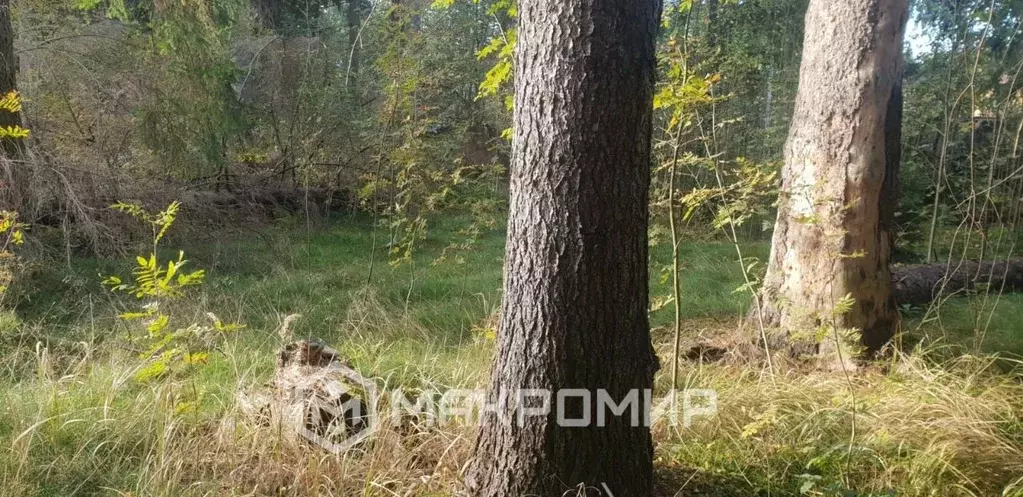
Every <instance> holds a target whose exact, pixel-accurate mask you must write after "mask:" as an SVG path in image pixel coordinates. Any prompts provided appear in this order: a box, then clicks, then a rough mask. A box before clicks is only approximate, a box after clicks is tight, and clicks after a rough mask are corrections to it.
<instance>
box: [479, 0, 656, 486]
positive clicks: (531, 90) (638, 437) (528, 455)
mask: <svg viewBox="0 0 1023 497" xmlns="http://www.w3.org/2000/svg"><path fill="white" fill-rule="evenodd" d="M660 10H661V4H660V1H659V0H572V1H565V2H549V1H547V0H520V1H519V12H520V20H519V38H518V53H517V56H516V79H515V115H514V119H515V139H514V147H513V148H514V159H513V163H512V173H511V191H512V193H511V206H510V207H511V214H510V219H509V222H508V245H507V254H506V261H505V264H506V266H505V281H504V301H503V305H502V313H501V324H500V332H499V337H498V350H497V353H496V355H495V364H494V366H493V378H492V384H491V391H490V394H489V399H488V402H491V403H495V402H498V401H499V399H500V393H501V392H502V391H504V392H507V393H509V395H510V398H511V399H513V400H514V399H515V398H516V395H515V392H516V391H518V390H519V389H545V390H549V391H551V392H554V393H555V395H556V392H558V391H564V390H565V389H584V390H586V391H588V392H591V393H592V399H593V402H591V404H590V407H589V409H588V412H589V414H590V418H591V423H590V424H589V425H588V426H585V427H576V428H573V427H567V426H559V425H558V423H557V421H556V419H557V418H556V416H557V414H556V411H557V405H556V400H554V401H553V402H552V403H553V404H554V405H552V411H551V413H550V414H549V415H547V416H531V417H525V418H524V420H523V422H522V423H519V421H518V419H514V420H511V421H510V422H508V421H504V420H501V419H498V418H496V417H494V416H492V415H491V416H487V417H486V418H485V419H484V420H483V421H482V425H481V427H480V432H479V438H478V440H477V444H476V449H475V458H474V460H473V463H472V465H471V467H470V468H469V472H468V475H467V481H466V483H467V486H468V488H469V489H470V492H471V495H474V496H478V497H503V496H507V497H519V496H522V495H536V496H541V497H560V496H562V495H564V494H565V492H569V491H572V492H570V493H569V495H598V494H597V493H596V492H600V495H608V493H607V491H608V490H610V491H611V492H612V493H613V494H614V495H615V496H617V497H632V496H635V497H646V496H649V495H652V493H651V492H652V485H653V482H652V480H653V476H652V461H651V458H652V444H651V438H650V432H649V429H648V428H646V427H644V426H643V424H644V423H642V421H641V422H640V423H639V426H633V423H632V422H631V419H630V417H631V414H632V411H631V410H630V411H627V412H625V413H623V414H620V415H614V414H612V413H609V412H608V413H606V414H607V419H606V426H603V427H598V426H597V423H596V420H597V419H598V417H597V408H596V406H597V402H596V400H597V396H598V395H599V394H598V390H601V389H603V390H605V391H606V392H607V393H608V394H609V395H610V396H611V397H612V398H613V399H614V400H615V401H616V402H620V401H622V400H623V399H624V398H625V397H626V395H627V394H628V392H629V391H631V390H634V389H636V390H638V391H639V396H640V397H639V398H640V399H642V398H643V392H642V390H643V389H648V388H650V387H651V385H652V382H653V375H654V372H655V371H656V369H657V359H656V356H655V355H654V353H653V350H652V347H651V344H650V334H649V325H648V322H647V292H648V290H647V284H648V274H647V241H646V238H647V194H648V188H649V171H650V136H651V98H652V88H653V80H654V75H655V57H654V38H655V35H656V31H657V27H658V22H659V17H660ZM644 410H645V409H643V408H642V407H640V408H639V409H638V411H637V412H638V413H639V414H642V411H644ZM582 411H583V407H582V404H581V402H574V401H573V399H569V401H568V402H566V409H565V411H564V412H563V414H562V415H563V417H564V418H568V419H579V418H581V417H582V414H583V412H582ZM642 418H643V416H642V415H641V416H640V419H641V420H642ZM580 488H588V489H589V490H586V491H583V492H582V493H581V494H577V493H575V492H576V491H578V489H580Z"/></svg>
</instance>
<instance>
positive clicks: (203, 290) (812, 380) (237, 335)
mask: <svg viewBox="0 0 1023 497" xmlns="http://www.w3.org/2000/svg"><path fill="white" fill-rule="evenodd" d="M460 226H461V225H460V220H458V219H451V220H448V221H444V222H441V223H439V224H437V225H432V226H431V227H430V235H429V236H428V237H427V239H426V240H425V241H423V242H422V243H420V244H419V245H418V246H417V252H416V254H417V255H416V257H415V258H414V264H410V263H408V262H406V263H404V264H401V265H391V264H389V263H388V258H387V256H386V252H387V249H386V248H381V247H382V246H383V245H384V244H385V241H386V236H385V234H384V233H382V232H378V233H376V234H375V235H374V230H373V229H372V228H371V223H370V220H369V219H366V218H362V217H352V218H346V219H343V220H341V221H339V222H335V223H332V224H330V225H328V226H325V227H321V228H317V229H313V230H307V229H305V228H304V227H303V226H302V225H301V224H300V223H298V224H287V223H285V224H282V225H281V226H278V227H274V228H266V229H260V230H259V231H260V232H259V234H258V235H257V234H256V233H254V232H253V231H238V232H236V233H233V234H232V233H218V234H216V235H215V236H214V235H210V234H204V235H202V237H201V238H200V237H195V238H191V239H189V238H188V237H184V239H182V238H181V237H178V238H172V239H169V240H168V241H167V242H165V243H164V246H166V247H173V248H174V249H175V250H174V251H173V252H174V253H176V250H177V248H178V247H180V248H182V249H184V250H185V252H186V258H187V259H189V260H190V263H189V264H190V265H191V266H193V267H195V268H205V269H206V270H207V276H206V281H205V283H204V284H203V285H202V286H201V287H198V288H195V289H194V291H193V292H192V293H191V294H190V296H189V297H188V298H186V299H184V300H182V301H180V302H177V303H175V304H174V306H173V313H172V315H173V318H174V320H175V321H177V322H183V323H199V322H205V321H206V320H207V317H206V313H207V312H213V313H215V314H216V316H218V317H219V318H220V319H221V320H223V321H225V322H237V323H241V324H244V325H245V326H246V328H245V329H242V330H239V331H236V332H232V333H229V334H226V335H225V337H224V338H223V342H222V343H220V344H219V345H218V347H217V352H216V353H214V354H212V355H211V356H210V357H209V358H208V362H206V363H205V364H202V365H200V366H197V367H193V368H191V369H190V370H189V372H187V373H180V374H175V375H167V376H165V377H163V378H160V379H156V380H150V381H147V382H140V381H136V380H135V379H134V375H135V374H136V373H137V372H138V370H139V369H140V367H141V366H142V362H143V361H142V360H141V359H139V358H138V354H137V353H136V352H133V351H130V350H126V348H125V347H124V343H125V342H124V340H121V339H120V338H121V337H123V336H125V335H126V334H130V333H131V332H132V331H131V330H132V329H133V328H132V325H131V324H130V323H126V322H124V321H123V320H121V319H119V318H118V317H117V315H118V314H119V313H121V312H124V311H125V310H127V309H131V308H132V307H131V306H132V305H136V304H135V303H133V302H131V301H130V300H126V299H124V298H123V297H115V296H114V295H113V294H111V293H110V292H109V291H106V290H104V289H103V288H102V287H101V285H100V281H101V280H102V278H101V277H100V275H110V274H120V275H122V276H127V275H128V273H129V272H130V270H131V268H132V267H133V265H134V262H133V261H132V259H133V257H127V258H123V259H121V258H110V259H86V258H76V259H73V260H72V261H71V264H70V266H69V265H67V264H66V263H61V262H59V261H58V262H55V263H54V264H53V265H51V266H45V267H35V268H33V270H32V271H31V275H32V276H31V278H29V279H27V280H25V281H22V282H19V283H18V284H17V288H16V290H17V292H16V295H17V297H18V298H17V300H16V301H15V302H14V303H15V304H16V311H17V312H16V314H10V313H8V314H0V495H11V496H14V495H19V496H21V495H25V496H29V495H39V496H51V495H52V496H66V495H131V496H143V495H360V496H370V495H380V496H390V495H450V494H452V493H457V492H458V491H459V488H460V487H459V481H460V477H459V473H460V471H461V470H462V468H463V467H464V465H465V462H466V460H467V458H468V456H469V453H470V452H471V448H472V436H473V433H474V432H473V428H472V427H471V426H442V427H437V426H422V427H416V429H414V430H412V431H409V430H408V429H401V430H399V429H390V428H389V427H387V426H385V427H383V429H382V430H380V431H379V432H378V433H377V434H376V435H375V436H374V438H373V440H372V442H370V443H368V444H365V445H364V446H362V447H360V448H359V449H358V450H353V451H351V452H349V453H346V454H345V455H343V456H342V457H335V456H333V455H331V454H329V453H327V452H324V451H322V450H320V449H318V448H316V447H312V446H310V445H309V444H303V443H296V442H293V441H290V440H288V439H287V438H286V437H283V436H282V435H281V434H280V433H276V432H274V431H273V430H270V429H266V428H261V427H259V426H255V425H252V424H251V423H246V422H244V420H243V419H242V417H241V416H240V415H239V414H238V408H237V406H236V402H235V399H236V392H238V391H239V390H240V389H247V388H253V387H256V386H258V385H261V384H264V383H266V382H267V381H268V380H269V378H270V376H271V375H272V372H273V368H274V361H275V357H274V351H275V350H276V349H277V348H278V347H279V346H280V342H281V338H280V337H279V336H278V334H277V330H278V328H279V326H280V323H281V322H282V320H283V318H284V317H285V316H287V315H289V314H301V315H302V317H301V318H299V319H298V320H297V321H295V324H294V325H293V326H292V329H291V331H292V332H293V334H294V336H295V337H299V338H302V337H312V338H318V339H321V340H323V341H324V342H326V343H328V344H330V345H332V346H334V347H336V348H337V349H338V350H340V351H341V352H342V354H343V355H345V356H346V357H347V358H348V359H349V360H350V361H351V363H352V364H353V366H354V367H355V368H356V369H358V370H359V371H360V372H362V373H363V374H364V375H366V376H371V377H373V378H376V379H377V381H378V382H379V383H380V384H381V385H383V386H385V387H386V388H393V387H401V388H403V389H407V390H413V391H414V390H417V389H418V390H425V389H427V388H436V389H439V390H444V389H449V388H478V387H481V386H484V385H486V384H487V375H488V368H489V362H490V356H491V350H492V348H493V345H494V341H493V333H494V330H493V328H494V326H495V324H496V313H497V311H498V308H499V302H500V300H499V299H500V289H501V288H500V287H501V270H502V268H501V265H502V258H503V246H504V241H503V233H502V232H500V231H498V232H494V233H491V234H489V235H487V236H484V237H483V238H482V240H480V243H479V244H478V245H477V246H476V247H475V248H474V250H470V251H461V252H458V253H452V252H449V253H448V254H447V257H445V258H444V259H443V260H440V257H441V255H442V254H444V253H445V251H444V249H445V247H447V246H448V245H449V243H450V242H451V240H452V239H456V237H457V235H456V231H457V230H458V228H459V227H460ZM704 238H706V237H704ZM374 240H375V243H374ZM374 244H375V245H377V249H376V250H374V248H373V247H374ZM742 249H743V251H744V255H746V256H756V257H759V258H761V259H765V258H766V256H767V251H768V245H767V244H766V243H765V242H756V243H746V244H743V246H742ZM652 250H653V253H652V263H651V281H652V285H653V286H652V291H651V294H652V296H654V297H666V296H668V295H669V293H670V285H669V284H668V283H667V281H669V280H668V279H667V278H664V277H663V274H662V271H663V268H664V267H665V266H666V265H668V264H669V261H670V253H669V248H668V244H667V243H661V244H659V245H656V246H654V247H653V249H652ZM735 254H736V252H735V247H734V246H733V245H732V244H730V243H726V242H720V241H707V240H705V239H704V240H698V239H697V237H694V239H693V241H691V242H687V243H685V244H684V245H683V247H682V252H681V260H682V261H683V262H684V265H685V268H684V271H683V274H682V278H683V298H682V313H683V318H684V322H683V326H682V328H683V331H684V333H685V334H686V335H687V336H688V337H690V338H693V337H696V336H698V335H703V336H713V335H714V334H717V333H721V332H726V333H727V332H729V331H731V330H734V329H735V328H736V326H737V325H738V323H739V321H740V319H741V316H742V315H743V314H744V312H745V309H746V307H747V306H748V301H749V297H748V294H746V293H743V292H742V291H736V289H738V288H739V287H740V286H741V285H742V282H743V276H742V273H741V270H740V265H739V264H738V263H737V262H736V255H735ZM168 255H173V254H171V253H168ZM371 271H372V278H370V272H371ZM410 284H411V286H410ZM410 288H411V291H410ZM905 311H906V312H905V316H906V322H905V325H904V328H905V330H906V340H905V343H913V344H917V345H916V346H915V347H913V349H912V350H907V351H906V352H905V353H900V354H896V355H895V356H893V357H892V358H891V359H889V360H888V361H886V362H885V363H884V364H882V365H880V366H878V367H876V368H873V367H872V368H865V369H863V370H861V371H859V372H857V373H855V374H853V375H845V374H842V373H831V372H822V371H807V370H805V369H804V368H801V367H800V366H799V365H795V364H792V365H789V364H777V365H775V366H776V371H775V372H774V373H773V374H770V373H768V372H767V371H766V370H765V369H764V368H761V367H750V366H736V365H728V364H686V365H684V369H683V370H682V374H681V376H682V384H683V386H684V387H685V388H691V389H713V390H715V391H717V395H718V404H717V405H718V412H717V414H716V415H714V416H709V417H706V418H702V419H699V420H696V421H694V423H693V424H692V426H690V427H688V428H682V427H672V426H664V425H659V426H655V427H654V433H655V440H656V449H655V450H656V467H657V474H658V481H659V487H660V491H661V493H662V494H663V495H710V496H720V497H725V496H731V497H745V496H750V497H752V496H797V495H811V496H812V495H819V496H824V495H837V496H843V497H845V496H866V495H899V496H959V495H962V496H1003V497H1010V496H1015V497H1021V496H1023V363H1021V362H1019V360H1018V358H1019V357H1021V356H1023V319H1020V313H1021V312H1023V296H1020V295H1005V296H1002V297H1000V298H998V299H995V298H994V297H991V298H984V297H982V296H977V297H972V298H959V299H953V300H950V301H948V302H946V303H944V304H943V305H942V307H941V308H940V309H938V311H937V312H933V311H932V312H931V313H929V314H927V316H928V319H927V320H926V321H925V320H923V316H924V315H925V314H926V313H925V309H905ZM651 319H652V324H653V326H654V327H655V330H654V337H655V342H656V343H655V346H656V347H657V350H658V351H659V352H661V353H662V359H661V362H662V369H661V373H659V376H658V379H657V385H658V388H660V389H666V388H667V387H668V382H669V379H668V376H670V375H668V374H667V371H668V369H669V368H668V366H670V364H671V362H670V358H669V357H670V342H671V332H670V327H669V326H670V323H671V321H672V310H671V306H666V307H665V308H663V309H660V310H657V311H655V312H654V313H653V314H652V317H651ZM134 332H135V333H139V330H138V329H137V328H136V329H135V330H134ZM37 344H45V346H43V345H37ZM182 399H191V400H192V401H193V402H192V403H191V404H188V405H189V406H190V408H187V409H184V408H182V406H183V405H185V403H183V402H181V400H182Z"/></svg>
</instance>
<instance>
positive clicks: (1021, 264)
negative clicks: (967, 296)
mask: <svg viewBox="0 0 1023 497" xmlns="http://www.w3.org/2000/svg"><path fill="white" fill-rule="evenodd" d="M892 286H893V288H892V292H893V294H894V296H895V301H896V302H898V303H899V304H900V305H901V304H926V303H928V302H930V301H932V300H934V299H936V298H938V297H939V296H941V295H951V294H955V293H959V292H963V291H971V290H981V289H986V290H987V291H989V292H991V293H992V294H996V293H1001V292H1019V291H1023V259H1009V260H1007V261H982V262H973V261H964V262H961V263H953V264H952V265H946V264H913V265H907V266H899V267H896V268H893V269H892Z"/></svg>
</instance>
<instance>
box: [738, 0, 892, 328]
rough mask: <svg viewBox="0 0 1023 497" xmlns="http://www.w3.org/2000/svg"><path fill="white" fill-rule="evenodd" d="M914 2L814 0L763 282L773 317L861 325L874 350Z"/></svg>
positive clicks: (888, 310) (887, 304)
mask: <svg viewBox="0 0 1023 497" xmlns="http://www.w3.org/2000/svg"><path fill="white" fill-rule="evenodd" d="M907 4H908V0H811V2H810V6H809V10H808V12H807V14H806V36H805V40H804V48H803V62H802V66H801V68H800V76H799V90H798V94H797V97H796V108H795V114H794V116H793V121H792V128H791V130H790V131H789V138H788V142H787V143H786V146H785V167H784V170H783V172H782V195H781V200H780V203H779V206H778V219H777V222H776V224H775V231H774V240H773V245H772V249H771V260H770V264H769V266H768V272H767V276H766V278H765V280H764V288H763V291H762V299H761V301H762V303H763V306H762V310H763V315H762V317H763V318H764V321H765V323H766V324H767V325H769V326H778V327H780V328H781V329H782V330H784V331H786V332H789V333H790V334H793V333H796V334H802V333H804V332H805V333H807V334H809V335H813V334H814V333H815V332H816V331H818V330H821V329H826V328H823V327H825V326H828V325H837V327H838V328H840V329H858V330H860V331H861V338H862V342H863V343H864V344H865V345H867V346H868V347H870V348H877V347H880V346H881V345H883V344H884V343H885V342H887V341H888V339H889V338H890V337H891V335H892V332H893V327H894V325H895V323H896V321H897V313H896V311H895V309H894V306H893V305H892V300H891V274H890V271H889V268H888V262H889V248H890V244H891V241H890V239H889V236H888V233H887V232H886V230H885V229H883V226H882V220H881V216H882V212H881V210H882V209H881V207H880V204H881V198H882V191H883V190H884V184H885V176H886V174H885V170H886V155H887V154H886V149H888V147H887V146H886V139H885V135H886V129H887V128H886V122H887V120H888V118H887V116H888V115H889V112H888V109H889V99H890V98H891V97H892V95H893V88H894V87H895V85H896V81H897V79H898V77H899V76H900V74H901V73H900V70H901V67H900V66H901V59H902V37H903V32H904V30H905V24H906V19H907V16H908V12H907V11H908V5H907ZM847 295H849V296H851V297H852V298H853V299H855V302H854V303H853V305H852V308H851V309H850V310H849V311H848V312H846V313H844V314H841V315H836V312H835V311H836V308H837V307H838V304H839V303H840V302H841V301H842V300H843V299H844V297H846V296H847ZM754 312H755V311H754Z"/></svg>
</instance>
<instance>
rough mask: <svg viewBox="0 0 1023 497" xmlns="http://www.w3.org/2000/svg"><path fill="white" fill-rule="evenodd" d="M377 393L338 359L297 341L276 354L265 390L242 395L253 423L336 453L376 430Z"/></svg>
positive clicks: (320, 347)
mask: <svg viewBox="0 0 1023 497" xmlns="http://www.w3.org/2000/svg"><path fill="white" fill-rule="evenodd" d="M374 397H375V387H374V385H373V384H372V381H371V380H368V379H366V378H363V377H362V376H361V375H359V374H358V373H357V372H356V371H355V370H354V369H352V367H351V365H349V364H348V363H347V362H345V361H344V360H343V359H342V358H341V356H340V354H339V353H338V352H337V351H336V350H334V349H332V348H330V347H328V346H326V345H324V344H323V343H322V342H319V341H315V340H298V341H295V342H292V343H289V344H287V345H285V346H284V347H283V348H282V349H281V350H280V351H279V352H278V354H277V368H276V371H275V372H274V377H273V380H272V381H271V382H270V384H269V385H268V387H267V388H265V389H263V390H261V391H256V392H242V393H241V394H239V398H238V404H239V407H240V408H241V410H242V411H243V412H244V413H246V415H248V416H249V417H250V418H251V419H253V420H255V421H256V422H258V423H260V424H263V425H270V426H278V427H280V428H281V432H282V433H284V434H285V436H286V437H288V438H289V439H294V440H298V439H301V438H304V439H306V440H308V441H311V442H313V443H315V444H316V445H319V446H321V447H323V448H324V449H327V450H330V451H332V452H341V451H343V450H346V449H347V448H349V447H351V446H353V445H354V444H355V443H358V442H359V441H361V439H362V438H364V436H365V435H367V434H368V433H367V432H368V431H369V430H370V428H371V427H372V426H373V415H374V412H373V411H372V407H373V406H372V404H373V402H374V401H375V399H374Z"/></svg>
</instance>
